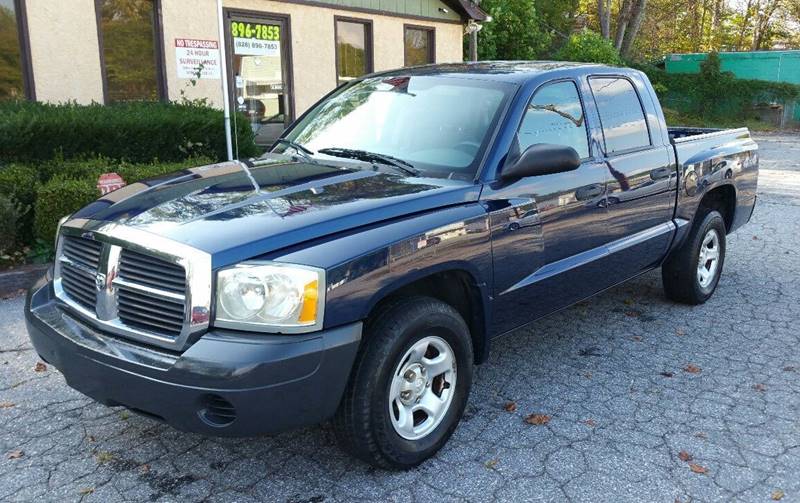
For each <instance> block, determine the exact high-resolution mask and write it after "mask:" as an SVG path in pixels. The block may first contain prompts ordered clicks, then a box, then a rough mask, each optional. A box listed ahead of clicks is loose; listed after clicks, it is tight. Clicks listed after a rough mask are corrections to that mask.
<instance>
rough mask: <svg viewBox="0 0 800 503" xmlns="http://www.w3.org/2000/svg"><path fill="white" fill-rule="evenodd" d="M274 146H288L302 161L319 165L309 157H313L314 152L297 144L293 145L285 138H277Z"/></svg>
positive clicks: (293, 143)
mask: <svg viewBox="0 0 800 503" xmlns="http://www.w3.org/2000/svg"><path fill="white" fill-rule="evenodd" d="M275 144H276V145H280V144H283V145H288V146H290V147H292V148H293V149H294V151H295V152H297V153H298V154H300V156H301V157H302V158H303V159H305V160H307V161H309V162H311V163H314V164H319V161H317V160H316V159H314V158H313V157H311V156H312V155H314V151H313V150H309V149H307V148H306V147H304V146H302V145H300V144H299V143H295V142H293V141H292V140H287V139H286V138H278V139H277V140H275Z"/></svg>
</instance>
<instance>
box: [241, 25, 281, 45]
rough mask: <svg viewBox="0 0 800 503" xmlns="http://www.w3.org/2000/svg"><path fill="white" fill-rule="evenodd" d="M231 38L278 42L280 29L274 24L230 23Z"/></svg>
mask: <svg viewBox="0 0 800 503" xmlns="http://www.w3.org/2000/svg"><path fill="white" fill-rule="evenodd" d="M231 36H232V37H233V38H254V39H257V40H269V41H275V42H278V41H280V39H281V27H280V26H278V25H274V24H260V23H244V22H242V21H231Z"/></svg>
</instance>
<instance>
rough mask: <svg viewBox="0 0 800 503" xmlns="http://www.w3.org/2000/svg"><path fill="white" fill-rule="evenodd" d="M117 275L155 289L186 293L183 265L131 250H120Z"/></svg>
mask: <svg viewBox="0 0 800 503" xmlns="http://www.w3.org/2000/svg"><path fill="white" fill-rule="evenodd" d="M119 277H120V278H123V279H124V280H126V281H130V282H132V283H138V284H140V285H144V286H147V287H150V288H155V289H157V290H167V291H170V292H174V293H179V294H181V295H184V294H185V293H186V272H185V271H184V270H183V267H181V266H179V265H177V264H172V263H170V262H167V261H166V260H161V259H159V258H156V257H151V256H149V255H145V254H143V253H138V252H135V251H133V250H127V249H126V250H122V254H121V255H120V261H119Z"/></svg>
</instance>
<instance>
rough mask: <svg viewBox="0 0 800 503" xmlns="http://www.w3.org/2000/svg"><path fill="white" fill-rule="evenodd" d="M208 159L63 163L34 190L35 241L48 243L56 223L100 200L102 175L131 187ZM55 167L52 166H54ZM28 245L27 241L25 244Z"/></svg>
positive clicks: (198, 164)
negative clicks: (112, 175) (113, 176)
mask: <svg viewBox="0 0 800 503" xmlns="http://www.w3.org/2000/svg"><path fill="white" fill-rule="evenodd" d="M213 162H214V161H213V160H212V159H208V158H203V157H194V158H191V159H188V160H185V161H182V162H175V163H153V164H130V163H125V162H122V163H120V162H113V161H108V160H107V159H92V160H89V161H63V162H62V163H61V164H60V165H59V167H58V170H57V171H53V173H55V174H54V176H52V177H51V178H50V179H49V180H45V183H43V184H42V185H40V186H39V187H38V189H36V190H35V194H34V198H35V204H34V211H33V214H34V216H33V228H34V229H35V237H36V238H38V239H41V240H43V241H45V242H52V240H53V236H54V235H55V230H56V226H57V225H58V220H59V219H60V218H61V217H63V216H64V215H68V214H70V213H73V212H75V211H77V210H79V209H81V208H82V207H84V206H86V205H87V204H89V203H91V202H92V201H95V200H96V199H98V198H99V197H100V193H99V192H98V190H97V178H98V177H99V176H100V175H101V174H103V173H109V172H115V173H117V174H119V175H120V176H121V177H122V179H123V180H125V182H126V183H128V184H131V183H134V182H138V181H140V180H144V179H146V178H153V177H157V176H161V175H165V174H168V173H174V172H176V171H180V170H183V169H187V168H192V167H197V166H203V165H206V164H211V163H213ZM54 164H55V163H54ZM27 242H28V243H29V244H31V241H30V240H29V241H27Z"/></svg>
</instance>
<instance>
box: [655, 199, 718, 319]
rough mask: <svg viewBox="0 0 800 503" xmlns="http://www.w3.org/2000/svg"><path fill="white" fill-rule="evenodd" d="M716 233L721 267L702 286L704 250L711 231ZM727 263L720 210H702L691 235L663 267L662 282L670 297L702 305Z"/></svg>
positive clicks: (710, 293) (710, 294)
mask: <svg viewBox="0 0 800 503" xmlns="http://www.w3.org/2000/svg"><path fill="white" fill-rule="evenodd" d="M712 231H714V232H716V233H717V238H718V246H719V258H718V264H717V267H716V269H715V271H714V274H713V275H712V277H711V278H710V281H709V282H708V283H707V284H706V285H703V284H701V281H700V279H699V278H698V265H699V261H700V252H701V247H702V246H703V242H704V239H705V238H706V237H707V236H708V235H709V233H710V232H712ZM724 263H725V221H724V220H723V218H722V215H720V213H719V212H718V211H714V210H708V209H705V210H704V209H703V208H701V210H700V212H699V213H698V214H697V215H696V216H695V224H694V226H693V227H692V230H691V234H690V235H689V236H688V237H687V238H686V241H684V243H683V244H682V245H681V247H680V248H678V249H677V250H675V251H673V252H672V254H671V255H670V256H669V257H668V258H667V260H666V261H665V262H664V264H663V265H662V267H661V279H662V282H663V284H664V292H665V293H666V295H667V297H668V298H669V299H671V300H673V301H675V302H681V303H683V304H691V305H697V304H703V303H704V302H705V301H707V300H708V299H709V298H711V296H712V295H713V294H714V290H716V288H717V284H718V283H719V278H720V275H721V274H722V266H723V265H724Z"/></svg>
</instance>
